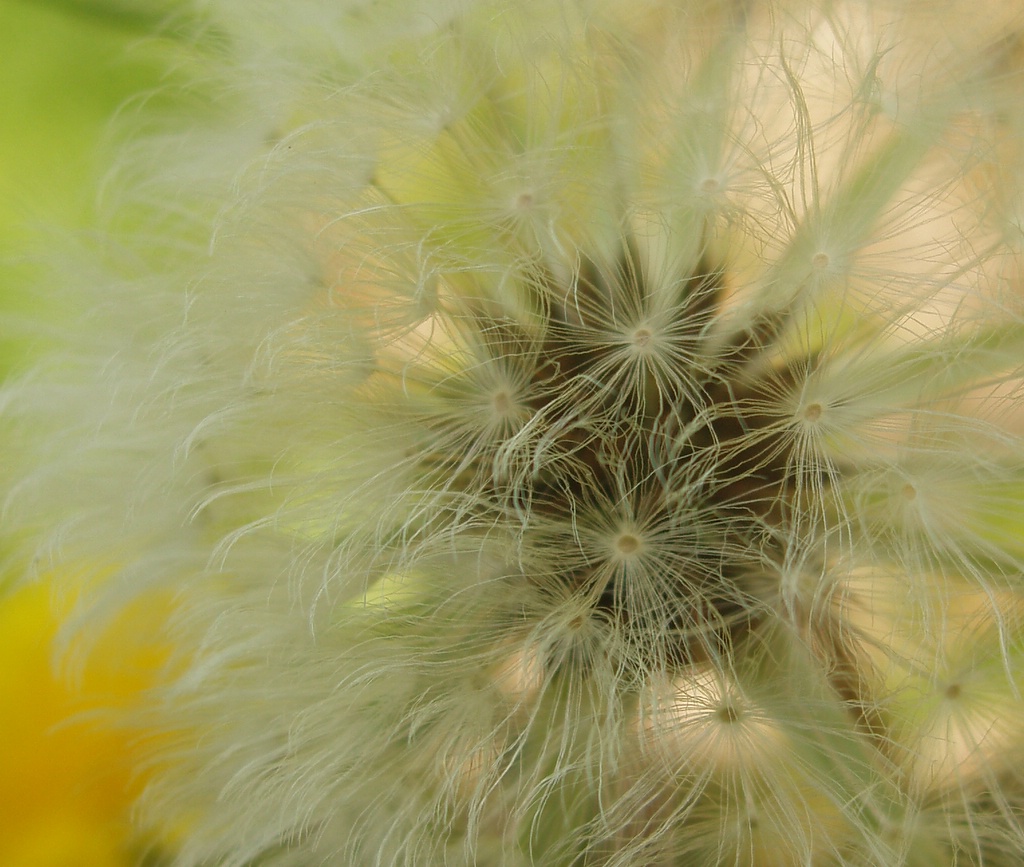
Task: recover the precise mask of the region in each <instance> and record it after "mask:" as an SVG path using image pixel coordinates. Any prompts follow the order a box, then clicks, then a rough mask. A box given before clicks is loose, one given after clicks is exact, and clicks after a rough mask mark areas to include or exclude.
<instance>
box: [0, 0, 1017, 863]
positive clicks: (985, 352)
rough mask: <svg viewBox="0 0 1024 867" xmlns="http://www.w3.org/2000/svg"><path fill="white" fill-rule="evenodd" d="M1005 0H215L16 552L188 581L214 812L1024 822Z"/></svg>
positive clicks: (232, 836) (925, 847) (76, 372)
mask: <svg viewBox="0 0 1024 867" xmlns="http://www.w3.org/2000/svg"><path fill="white" fill-rule="evenodd" d="M981 5H983V6H984V7H985V8H984V10H983V11H979V9H978V6H979V4H977V3H967V2H964V3H961V2H957V0H951V2H948V3H944V4H934V3H914V2H911V3H906V2H900V3H897V2H893V3H887V2H866V0H863V2H857V0H839V2H834V3H827V4H826V3H816V2H804V0H769V2H763V3H753V4H742V3H726V2H713V0H687V2H670V0H664V2H659V0H647V2H635V0H590V2H585V0H557V2H551V0H536V2H534V0H525V2H515V3H511V2H488V0H477V2H463V3H454V2H449V3H434V2H427V0H422V2H417V3H414V4H411V5H410V4H404V3H390V4H387V3H385V4H374V3H354V2H340V3H339V2H325V0H294V2H289V3H279V2H273V0H266V2H262V0H246V2H244V3H243V2H240V0H210V2H208V3H206V4H203V8H202V9H201V10H200V11H201V14H202V15H204V16H206V17H205V19H204V20H205V21H206V22H207V26H208V28H209V33H210V38H208V39H205V40H202V41H201V42H200V44H201V45H202V46H205V47H204V48H202V49H201V50H202V51H205V52H206V56H205V60H204V63H203V64H200V65H197V67H196V68H197V69H202V70H205V71H204V72H203V74H204V75H207V76H209V79H208V80H207V81H206V82H205V85H204V86H206V87H207V88H208V89H209V90H210V91H213V92H215V93H217V94H218V96H217V99H216V100H215V101H214V102H215V105H214V106H213V107H212V108H211V107H207V108H206V109H203V110H202V111H200V110H199V109H197V118H196V119H195V120H194V121H193V122H191V123H181V124H180V125H179V128H175V124H174V123H173V122H172V123H167V124H165V127H169V128H170V132H167V133H161V134H159V135H158V134H155V133H147V134H145V135H143V134H140V135H139V136H138V137H136V138H135V139H134V140H132V142H131V146H130V147H126V149H125V154H124V157H123V159H122V161H121V162H120V163H119V164H118V166H117V167H116V171H115V173H114V175H113V177H112V180H111V182H110V185H109V190H108V195H109V196H111V197H112V199H111V201H112V202H113V210H114V211H115V212H116V213H119V214H121V215H122V216H121V217H119V220H120V222H119V223H118V222H115V223H114V224H113V225H112V228H111V232H110V237H109V239H108V241H107V243H106V245H105V246H106V251H105V252H104V254H103V255H100V254H97V255H94V256H91V257H87V258H86V259H85V260H84V263H82V264H76V265H75V266H74V269H73V270H70V269H69V270H68V271H66V272H64V273H63V276H62V277H61V278H60V279H61V280H63V283H64V285H63V286H61V287H60V291H63V292H64V293H65V295H66V297H67V298H68V304H69V305H74V306H75V309H76V310H77V311H78V315H77V316H76V317H75V324H74V327H73V328H69V329H68V333H67V334H66V336H65V337H66V339H65V341H64V343H65V347H64V348H65V350H66V351H64V352H63V353H61V354H58V355H57V356H55V357H54V360H53V361H52V362H47V363H46V364H42V365H40V367H39V369H38V370H36V371H35V372H34V373H33V374H32V375H30V376H29V377H27V378H26V379H25V380H24V381H22V382H18V383H15V384H12V385H11V386H10V387H9V388H8V389H7V390H6V392H5V393H4V395H3V399H4V401H5V403H4V417H5V419H6V420H7V423H8V425H9V426H10V427H11V428H13V429H14V431H15V435H14V438H15V439H16V441H17V446H16V448H15V452H14V455H13V460H12V461H11V462H10V465H9V466H8V467H7V470H6V471H5V474H6V476H7V478H8V490H9V495H8V497H7V501H6V512H5V529H7V528H9V531H10V535H11V537H12V539H13V541H12V543H11V545H12V550H14V552H15V556H16V557H18V558H20V559H21V560H23V561H25V560H31V561H32V562H33V563H34V564H35V565H34V566H33V568H35V569H47V570H50V569H53V568H58V569H61V568H64V569H69V570H70V571H71V572H73V574H75V575H81V574H82V573H83V571H88V570H90V569H94V570H95V571H96V573H97V575H98V576H103V580H102V581H98V582H97V589H96V593H95V594H94V595H93V596H92V602H93V604H92V606H91V609H90V611H91V614H90V617H89V618H87V620H86V621H85V622H86V624H89V623H93V624H96V623H100V622H102V619H103V614H104V612H105V611H110V610H117V609H118V608H119V607H120V606H122V605H123V604H125V601H126V600H128V599H130V598H133V597H135V596H137V595H139V594H143V593H146V592H148V591H149V590H150V589H152V588H170V589H172V590H173V591H174V592H175V593H176V595H177V599H178V602H179V603H180V615H179V617H178V620H177V625H178V631H177V633H176V640H177V642H178V646H179V648H180V650H181V661H180V668H179V669H178V671H180V672H181V674H180V676H178V677H177V678H176V679H175V680H174V682H173V683H172V684H171V685H170V686H169V687H168V688H167V690H166V691H165V692H164V693H163V694H162V696H161V698H160V701H159V702H158V704H157V705H156V706H155V707H154V710H153V714H152V719H150V720H148V723H149V724H150V725H156V726H158V727H160V728H162V729H166V731H167V732H168V735H167V736H166V737H165V738H163V739H162V740H161V741H160V744H161V745H160V747H159V749H158V750H157V751H156V753H155V755H154V762H155V764H156V766H157V768H158V772H157V773H156V775H155V778H154V782H153V783H152V785H151V787H150V789H149V791H148V792H147V794H146V797H145V800H144V803H143V807H144V810H143V816H144V818H145V821H147V822H149V823H153V824H157V825H159V824H165V823H167V822H170V821H175V822H180V823H181V825H180V826H179V827H181V828H184V829H185V834H184V839H183V842H182V846H181V851H180V853H179V855H178V863H180V864H181V865H201V864H219V865H225V867H241V865H244V864H249V863H251V862H253V861H254V860H257V861H258V862H259V863H261V864H262V863H267V864H275V865H311V864H320V863H324V864H338V865H349V864H350V865H359V867H363V865H410V867H411V865H415V867H423V865H435V864H438V865H440V864H452V865H457V864H464V865H480V867H487V865H493V867H499V865H500V867H512V865H524V867H525V865H532V864H536V865H545V867H548V865H550V867H558V865H583V864H588V865H590V864H594V865H596V864H601V865H618V867H627V865H629V867H652V865H666V867H667V865H708V867H711V865H813V867H822V865H830V864H832V865H848V867H852V865H880V864H885V865H920V867H934V865H936V864H953V863H956V864H983V863H984V864H1007V865H1009V864H1013V863H1017V860H1018V859H1019V853H1020V851H1022V850H1024V828H1022V827H1021V818H1020V817H1021V814H1022V812H1021V811H1022V810H1024V780H1022V779H1021V777H1020V769H1021V767H1024V765H1022V764H1021V759H1022V758H1024V755H1022V751H1024V706H1022V703H1021V696H1020V693H1019V685H1020V674H1019V667H1020V664H1021V662H1022V659H1024V647H1022V638H1024V636H1022V633H1021V627H1022V621H1021V606H1022V602H1024V586H1022V580H1021V573H1022V567H1024V543H1022V542H1021V539H1022V538H1024V506H1022V503H1024V442H1022V438H1021V433H1020V422H1021V383H1022V374H1024V362H1022V359H1024V296H1022V291H1024V286H1022V282H1021V268H1020V265H1021V261H1020V253H1021V246H1022V241H1024V236H1022V220H1021V214H1022V213H1024V210H1022V200H1021V182H1022V180H1024V176H1022V171H1021V169H1022V163H1021V156H1022V154H1021V148H1022V144H1024V139H1022V135H1024V114H1022V111H1024V110H1022V108H1021V107H1020V104H1019V103H1020V100H1019V93H1020V92H1021V87H1022V85H1024V77H1022V68H1021V63H1020V60H1021V49H1020V47H1019V40H1020V39H1021V38H1022V31H1021V30H1019V29H1018V27H1019V25H1021V24H1022V22H1021V21H1020V20H1018V18H1017V16H1016V14H1015V13H1014V12H1013V4H1012V3H1008V4H1003V5H1002V6H1001V5H998V4H981ZM197 51H200V49H197ZM118 227H119V228H118ZM85 263H88V264H85Z"/></svg>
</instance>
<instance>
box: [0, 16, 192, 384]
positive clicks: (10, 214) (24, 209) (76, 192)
mask: <svg viewBox="0 0 1024 867" xmlns="http://www.w3.org/2000/svg"><path fill="white" fill-rule="evenodd" d="M169 8H170V7H169V3H168V2H167V0H122V2H121V3H117V2H115V0H96V2H90V0H0V372H2V373H3V374H5V375H6V374H7V373H9V372H10V371H11V370H12V369H16V368H17V367H18V366H19V365H20V364H22V363H24V361H25V359H26V353H27V352H30V351H31V347H32V345H33V342H34V338H31V337H27V336H26V331H25V330H24V329H23V328H22V327H21V320H23V318H24V317H25V316H28V317H34V316H39V315H42V316H44V317H47V318H51V317H59V315H60V311H59V310H58V309H56V305H55V304H53V303H52V302H51V300H50V299H49V298H47V297H46V293H45V291H44V290H43V289H42V288H41V286H43V285H45V283H44V281H39V282H34V281H36V280H37V279H38V276H39V274H40V269H39V268H38V267H37V266H36V265H34V264H33V263H34V262H35V261H36V260H37V259H38V254H39V253H40V252H41V251H43V250H45V243H46V242H47V240H46V239H48V238H53V237H55V235H53V234H51V233H54V232H55V230H56V231H58V232H59V230H60V229H62V228H64V229H71V230H78V229H87V228H88V225H89V222H90V219H91V218H92V203H93V201H94V195H95V192H94V191H95V189H96V185H97V181H98V179H99V178H100V177H101V176H102V169H103V164H104V161H105V157H104V153H105V146H106V142H107V141H108V132H109V129H110V124H111V120H112V118H113V117H115V115H116V114H117V113H118V111H120V110H131V109H130V107H131V105H132V103H133V101H134V100H136V99H139V98H141V97H142V96H143V95H146V94H150V93H152V92H155V91H158V90H161V89H162V88H163V87H164V85H166V84H167V79H168V76H169V75H170V74H171V70H172V68H173V66H174V62H173V60H174V56H175V51H174V46H173V44H172V42H171V40H170V39H167V38H159V37H157V36H156V35H155V34H156V33H157V32H158V29H159V28H158V26H157V25H158V22H159V21H160V19H161V18H162V17H163V16H164V14H165V12H166V11H167V10H168V9H169Z"/></svg>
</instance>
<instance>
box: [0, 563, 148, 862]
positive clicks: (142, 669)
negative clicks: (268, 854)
mask: <svg viewBox="0 0 1024 867" xmlns="http://www.w3.org/2000/svg"><path fill="white" fill-rule="evenodd" d="M60 614H61V612H60V611H59V609H58V608H57V607H56V606H54V605H52V604H51V589H50V587H49V585H48V583H46V582H43V583H39V584H35V585H31V586H27V587H23V588H21V589H19V590H18V591H16V592H14V593H12V594H8V595H7V596H6V597H5V598H4V599H2V600H0V695H3V697H4V700H3V702H2V703H0V768H3V773H0V864H2V865H4V867H107V865H111V867H114V865H122V864H123V865H128V864H132V863H136V861H137V858H138V852H137V851H136V845H137V843H138V841H137V840H135V839H134V838H133V832H132V827H131V821H130V815H129V813H130V808H129V804H130V801H131V799H132V798H133V797H134V796H135V795H137V793H138V788H139V783H140V780H139V779H138V777H137V775H136V774H135V772H134V771H133V745H134V743H135V740H136V734H135V733H132V732H130V731H128V730H125V729H123V728H121V727H120V726H118V727H115V726H114V725H113V724H112V721H113V717H112V716H110V715H109V714H110V712H112V711H114V710H118V711H124V710H127V709H129V708H130V707H131V705H132V704H133V703H135V702H136V701H138V700H139V697H140V696H141V694H142V692H143V690H144V689H145V687H146V686H147V685H149V684H150V683H151V681H152V678H153V674H154V672H155V671H156V670H157V669H158V668H159V665H160V662H161V658H162V654H161V653H160V651H159V648H158V647H157V646H156V645H155V644H152V643H148V642H147V641H146V640H143V639H141V636H146V635H152V634H154V632H155V630H153V628H152V627H153V626H154V625H155V623H154V619H155V616H154V615H153V614H148V615H147V614H146V612H145V611H142V610H138V611H133V612H132V614H131V615H130V616H129V617H125V618H123V619H122V620H120V621H119V622H118V623H117V624H115V625H114V626H113V627H111V628H110V629H109V630H108V631H107V632H106V633H105V634H104V635H103V636H102V638H101V639H100V640H99V642H98V644H97V645H96V647H95V649H94V651H93V652H92V653H90V654H89V657H88V662H87V663H86V664H85V666H84V667H83V668H82V669H81V670H76V671H75V672H74V676H72V675H71V673H70V672H66V671H61V670H58V669H57V668H56V667H55V664H54V640H55V637H56V635H57V632H58V628H59V623H60V620H61V616H60ZM119 719H120V720H121V725H122V726H123V719H121V715H120V714H119Z"/></svg>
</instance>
